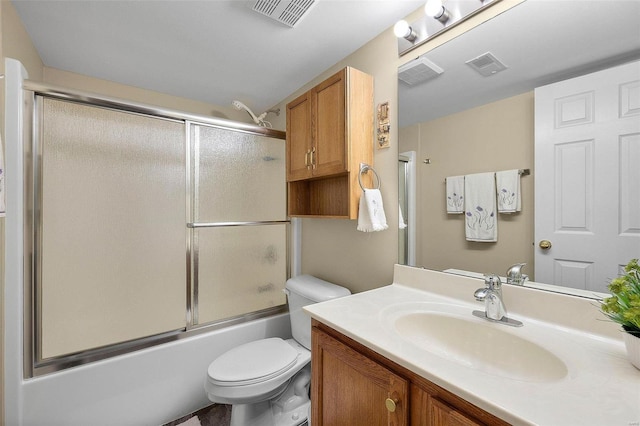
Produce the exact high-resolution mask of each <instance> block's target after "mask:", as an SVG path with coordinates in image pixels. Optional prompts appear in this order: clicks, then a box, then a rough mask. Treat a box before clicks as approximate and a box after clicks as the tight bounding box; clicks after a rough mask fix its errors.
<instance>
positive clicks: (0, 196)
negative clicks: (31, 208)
mask: <svg viewBox="0 0 640 426" xmlns="http://www.w3.org/2000/svg"><path fill="white" fill-rule="evenodd" d="M5 213H6V206H5V198H4V155H3V148H2V139H0V217H4V215H5Z"/></svg>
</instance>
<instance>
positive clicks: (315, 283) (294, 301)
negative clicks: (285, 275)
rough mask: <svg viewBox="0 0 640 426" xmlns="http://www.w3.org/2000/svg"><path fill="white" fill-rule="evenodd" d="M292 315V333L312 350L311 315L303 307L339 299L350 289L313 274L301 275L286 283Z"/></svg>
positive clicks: (299, 341)
mask: <svg viewBox="0 0 640 426" xmlns="http://www.w3.org/2000/svg"><path fill="white" fill-rule="evenodd" d="M285 292H286V293H287V298H288V303H289V315H290V316H291V334H292V335H293V338H294V339H295V340H296V341H297V342H298V343H300V344H301V345H302V346H304V347H305V348H307V349H309V350H311V317H310V316H309V315H307V314H306V313H305V312H304V311H303V310H302V307H303V306H306V305H310V304H312V303H318V302H324V301H326V300H331V299H337V298H338V297H344V296H348V295H350V294H351V292H350V291H349V289H347V288H344V287H341V286H339V285H336V284H332V283H330V282H327V281H324V280H321V279H320V278H316V277H313V276H311V275H299V276H297V277H293V278H290V279H289V280H287V283H286V285H285Z"/></svg>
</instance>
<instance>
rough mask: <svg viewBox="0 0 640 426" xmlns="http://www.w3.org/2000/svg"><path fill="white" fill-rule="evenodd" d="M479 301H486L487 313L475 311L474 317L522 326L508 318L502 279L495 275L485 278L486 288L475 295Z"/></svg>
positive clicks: (477, 291) (480, 289)
mask: <svg viewBox="0 0 640 426" xmlns="http://www.w3.org/2000/svg"><path fill="white" fill-rule="evenodd" d="M473 295H474V297H475V298H476V300H477V301H479V302H482V301H484V307H485V308H484V309H485V311H484V312H482V311H473V315H475V316H477V317H480V318H484V319H487V320H489V321H494V322H499V323H503V324H507V325H512V326H515V327H520V326H522V323H521V322H520V321H516V320H514V319H511V318H508V317H507V308H506V307H505V305H504V301H503V300H502V282H501V281H500V277H498V276H497V275H494V274H489V275H485V276H484V288H479V289H477V290H476V291H475V292H474V293H473Z"/></svg>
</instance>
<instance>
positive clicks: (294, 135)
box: [286, 92, 312, 182]
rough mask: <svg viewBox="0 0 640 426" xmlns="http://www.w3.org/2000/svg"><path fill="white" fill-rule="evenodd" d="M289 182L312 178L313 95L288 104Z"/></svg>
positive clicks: (300, 97) (303, 96) (301, 97)
mask: <svg viewBox="0 0 640 426" xmlns="http://www.w3.org/2000/svg"><path fill="white" fill-rule="evenodd" d="M286 138H287V146H286V153H287V154H286V155H287V181H288V182H291V181H295V180H300V179H306V178H309V177H311V142H312V137H311V93H310V92H307V93H305V94H303V95H301V96H299V97H298V98H296V99H294V100H293V101H291V102H289V103H288V104H287V137H286Z"/></svg>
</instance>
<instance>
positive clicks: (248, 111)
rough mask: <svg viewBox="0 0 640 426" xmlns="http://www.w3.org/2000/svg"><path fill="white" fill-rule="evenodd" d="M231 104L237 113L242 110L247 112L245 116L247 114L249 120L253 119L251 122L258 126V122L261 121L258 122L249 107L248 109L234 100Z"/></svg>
mask: <svg viewBox="0 0 640 426" xmlns="http://www.w3.org/2000/svg"><path fill="white" fill-rule="evenodd" d="M231 104H232V105H233V107H234V108H235V109H237V110H238V111H242V110H245V111H247V114H249V115H250V116H251V118H252V119H253V121H254V122H255V123H256V124H260V121H261V120H259V119H258V117H256V115H255V114H254V113H253V111H251V110H250V109H249V107H248V106H246V105H245V104H243V103H242V102H240V101H235V100H234V101H233V102H231Z"/></svg>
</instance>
